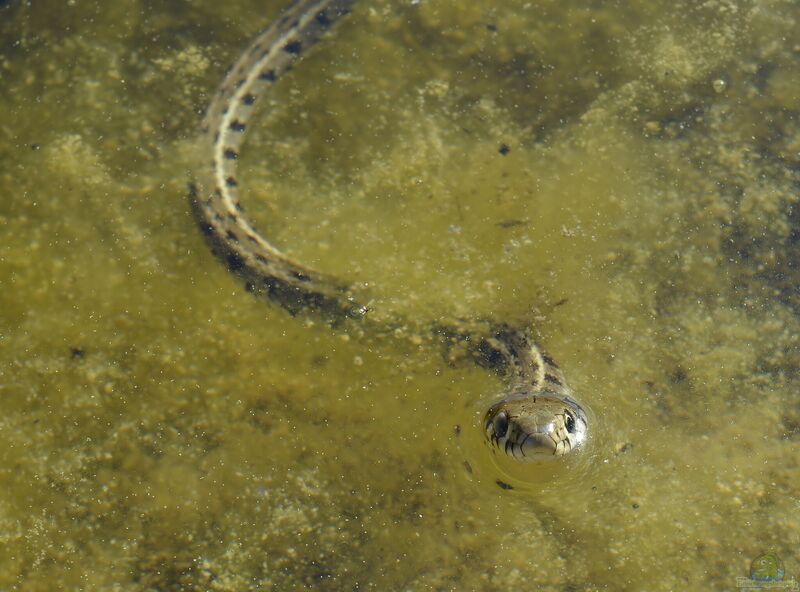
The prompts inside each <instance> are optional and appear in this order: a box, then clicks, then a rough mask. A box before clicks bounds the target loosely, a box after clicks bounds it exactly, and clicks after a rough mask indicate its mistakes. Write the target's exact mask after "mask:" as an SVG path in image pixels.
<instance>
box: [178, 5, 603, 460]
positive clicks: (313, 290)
mask: <svg viewBox="0 0 800 592" xmlns="http://www.w3.org/2000/svg"><path fill="white" fill-rule="evenodd" d="M354 3H355V0H297V1H295V2H294V3H293V4H292V5H291V6H289V7H288V8H287V9H286V10H285V11H284V12H283V13H282V14H281V15H280V16H279V17H278V19H277V20H276V21H275V22H274V23H273V24H272V25H271V26H270V27H269V28H267V29H266V30H265V31H263V32H262V33H261V34H259V35H258V36H257V37H256V38H255V39H254V40H253V41H252V42H251V43H250V45H249V46H248V47H247V49H246V50H245V51H244V53H242V55H241V57H240V58H239V59H238V61H237V62H236V63H235V64H234V65H233V67H232V68H231V69H230V70H229V71H228V73H227V75H226V76H225V79H224V80H223V82H222V84H221V85H220V86H219V89H218V90H217V92H216V93H215V94H214V97H213V99H212V100H211V103H210V105H209V107H208V109H207V111H206V115H205V118H204V120H203V124H202V128H201V138H200V142H199V144H198V146H199V150H200V155H199V157H198V163H199V164H198V166H197V168H196V170H195V171H194V174H193V180H192V182H191V184H190V192H189V197H190V202H191V205H192V210H193V212H194V214H195V217H196V219H197V222H198V225H199V227H200V229H201V231H202V232H203V234H204V235H205V236H206V238H207V240H208V242H209V244H210V245H211V248H212V250H213V251H214V253H215V254H216V255H217V256H218V257H219V258H220V259H221V260H222V261H223V262H224V263H225V264H226V265H227V267H228V269H229V270H230V271H231V272H233V273H235V274H236V275H238V276H239V277H241V278H242V279H243V280H244V282H245V286H246V288H247V290H248V291H251V292H254V293H256V294H259V295H263V296H265V297H266V298H268V299H269V300H271V301H273V302H275V303H277V304H279V305H280V306H282V307H283V308H285V309H286V310H288V311H289V312H290V313H291V314H293V315H294V314H299V313H305V312H309V313H312V314H313V313H316V314H320V315H322V316H323V317H324V318H326V319H327V320H329V321H330V322H331V323H333V324H338V323H341V322H342V321H348V322H351V321H352V322H353V323H358V324H360V325H364V326H369V324H370V318H369V315H368V312H367V309H366V308H365V307H364V306H361V305H360V304H358V302H357V301H356V300H355V298H354V296H353V291H352V290H351V288H350V287H349V286H348V285H347V284H346V283H344V282H341V281H340V280H338V279H337V278H334V277H331V276H328V275H325V274H323V273H320V272H318V271H316V270H313V269H310V268H308V267H305V266H303V265H302V264H300V263H299V262H296V261H293V260H292V259H290V258H289V257H287V256H286V255H285V254H284V253H282V252H281V251H280V250H278V249H277V248H276V247H275V246H273V245H272V244H271V243H270V242H269V241H267V240H266V239H265V238H264V237H263V236H262V235H261V234H259V233H258V231H256V229H255V228H254V227H253V225H252V224H251V223H250V222H249V221H248V220H247V218H246V217H245V216H244V213H243V210H242V207H241V205H240V203H239V189H238V188H239V180H238V177H237V161H238V158H239V153H240V149H241V147H242V144H243V142H244V139H245V137H246V132H247V129H248V126H249V123H250V118H251V116H252V114H253V110H254V108H255V107H256V105H257V103H258V102H259V100H260V99H261V97H262V96H263V95H264V94H265V93H266V92H268V91H269V89H270V87H272V85H274V84H276V83H277V82H278V80H279V79H280V78H281V76H282V75H283V74H284V73H286V72H287V71H288V70H289V69H290V68H291V67H292V66H293V65H294V64H295V63H296V62H297V60H298V59H299V58H300V56H301V55H303V54H304V53H305V52H306V51H308V49H309V48H310V47H311V46H312V45H314V43H315V42H316V41H317V40H319V39H320V37H321V36H322V35H323V34H324V33H325V32H326V31H327V30H329V29H330V28H331V27H332V26H333V25H334V24H335V23H336V22H337V21H338V20H339V19H340V18H341V17H343V16H345V15H346V14H348V13H349V11H350V9H351V7H352V5H353V4H354ZM382 329H389V328H388V327H383V328H382ZM429 329H430V331H429V333H430V334H431V335H434V336H436V337H437V338H439V339H441V340H442V341H443V342H444V343H445V345H447V346H448V347H452V346H455V345H459V346H463V349H464V350H465V351H466V352H467V354H468V356H469V357H470V358H471V359H472V360H473V361H475V362H476V363H477V364H479V365H481V366H484V367H487V368H490V369H492V370H494V371H496V372H497V373H498V374H500V375H502V376H503V377H505V379H506V384H507V389H506V391H505V392H504V393H503V396H502V397H498V399H499V400H498V401H497V402H496V403H494V404H493V405H492V406H491V407H490V408H489V410H488V411H487V412H486V414H485V417H484V424H483V427H484V431H485V434H486V438H487V441H488V442H489V443H490V444H491V446H493V447H494V448H495V449H498V450H501V451H503V452H504V453H505V454H507V455H508V456H510V457H511V458H514V459H518V460H535V459H541V458H547V457H550V458H552V457H557V456H562V455H564V454H566V453H567V452H569V451H571V450H576V449H579V448H581V447H582V445H583V443H584V442H585V440H586V436H587V428H588V423H587V417H586V413H585V412H584V410H583V408H582V407H581V405H580V404H579V403H578V402H577V401H576V400H575V399H574V398H573V397H572V394H571V391H570V389H569V387H568V386H567V384H566V381H565V380H564V376H563V374H562V372H561V370H560V369H559V367H558V365H557V364H556V363H555V362H554V361H553V360H552V359H551V358H549V357H548V356H547V355H545V354H544V353H543V352H542V351H541V350H540V349H539V347H538V346H537V345H536V344H535V343H534V341H533V339H532V338H531V337H530V336H529V334H528V333H527V332H526V331H525V330H523V329H519V328H514V327H511V326H509V325H505V324H500V323H494V322H483V321H482V322H471V323H468V322H464V321H458V320H453V321H451V322H447V323H436V324H431V326H430V327H429Z"/></svg>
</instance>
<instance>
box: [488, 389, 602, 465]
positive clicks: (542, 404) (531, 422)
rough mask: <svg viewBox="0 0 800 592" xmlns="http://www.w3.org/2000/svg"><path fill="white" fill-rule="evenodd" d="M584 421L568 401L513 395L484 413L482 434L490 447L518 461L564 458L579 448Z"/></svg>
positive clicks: (576, 406) (584, 431)
mask: <svg viewBox="0 0 800 592" xmlns="http://www.w3.org/2000/svg"><path fill="white" fill-rule="evenodd" d="M587 427H588V424H587V418H586V413H585V412H584V410H583V408H582V407H581V406H580V405H579V404H578V403H577V402H576V401H574V400H573V399H572V398H570V397H565V396H560V395H536V396H533V395H528V394H526V393H517V394H515V395H514V396H512V397H509V398H507V399H503V400H502V401H500V402H498V403H495V404H494V405H493V406H492V407H491V408H490V409H489V411H488V412H487V413H486V417H485V421H484V430H485V432H486V438H487V440H488V441H489V443H490V445H492V446H494V447H495V448H497V449H499V450H502V451H503V452H504V453H505V454H507V455H508V456H509V457H511V458H513V459H515V460H518V461H522V462H525V461H537V460H545V459H552V458H555V457H559V456H564V455H565V454H568V453H570V452H572V451H575V450H577V449H579V448H580V447H581V445H582V444H583V443H584V442H585V440H586V436H587Z"/></svg>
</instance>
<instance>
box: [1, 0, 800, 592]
mask: <svg viewBox="0 0 800 592" xmlns="http://www.w3.org/2000/svg"><path fill="white" fill-rule="evenodd" d="M264 4H265V3H263V2H256V1H255V0H246V1H245V0H243V1H237V2H228V3H225V4H223V5H220V3H216V2H202V3H197V2H193V3H182V2H177V1H176V2H169V3H160V2H147V1H135V0H123V1H115V2H113V3H110V2H92V1H83V0H73V1H70V2H66V3H43V4H40V3H32V4H30V5H29V4H28V3H24V2H17V1H13V0H12V1H7V2H0V158H1V159H2V160H1V162H2V164H1V165H0V195H1V196H2V197H0V238H1V240H0V282H2V286H3V290H2V292H0V407H1V409H0V418H1V419H0V439H1V441H0V458H1V461H0V480H1V483H2V491H3V495H2V496H0V542H2V547H0V589H3V590H31V591H33V590H55V589H65V590H79V589H86V590H269V589H274V590H292V589H304V588H313V589H319V590H510V589H515V590H517V589H525V590H601V589H602V590H645V589H646V590H676V589H681V590H722V589H734V588H735V587H736V578H737V577H738V576H747V575H748V573H749V566H750V562H751V560H752V559H754V558H755V557H756V556H758V555H760V554H761V553H764V552H766V551H772V552H774V553H776V554H777V555H778V556H779V557H780V558H781V559H782V560H783V562H784V563H785V569H786V576H787V578H789V577H794V576H797V575H798V573H800V565H798V555H797V548H798V543H800V520H799V519H798V510H800V504H798V498H797V494H798V489H799V487H798V486H800V474H799V472H798V471H799V470H800V467H799V466H798V465H799V464H800V457H799V456H798V434H800V427H799V426H800V406H799V405H798V397H797V391H798V387H800V372H798V369H800V350H798V343H799V341H800V337H798V335H799V334H800V319H798V312H800V297H799V296H798V290H797V287H796V286H797V285H798V281H799V280H800V272H799V271H798V269H797V266H798V259H797V255H796V253H797V252H798V251H797V249H798V241H799V240H800V217H799V216H798V212H800V209H798V207H797V205H796V202H797V200H798V187H800V174H799V173H798V171H799V170H800V124H799V123H798V109H799V105H800V102H799V101H798V97H800V45H798V39H799V38H800V37H798V30H799V29H798V19H800V8H798V5H797V4H796V3H794V2H791V1H789V0H786V1H777V0H774V1H770V0H764V1H753V2H744V1H737V2H733V1H710V2H706V3H702V4H701V3H697V2H681V3H674V2H652V1H647V2H639V3H628V2H620V3H613V2H611V3H590V2H586V1H578V0H575V1H572V2H563V1H559V2H555V1H552V2H549V1H545V2H538V1H537V2H523V1H519V2H517V1H513V2H511V1H508V2H502V3H500V2H494V3H493V2H488V1H482V2H478V1H475V2H473V1H470V2H464V1H463V0H459V1H458V2H455V1H442V2H433V1H428V0H421V1H420V2H418V3H412V2H384V1H381V2H367V1H366V0H364V1H363V2H362V3H361V4H360V5H359V6H358V7H357V10H356V11H355V13H354V14H353V15H352V16H351V17H350V18H349V19H348V20H346V21H345V22H343V23H342V26H341V27H340V28H339V29H337V31H336V33H335V34H334V36H333V37H332V38H330V39H326V40H324V42H322V43H321V45H320V46H319V47H318V48H317V51H316V52H315V53H314V54H313V55H311V56H310V57H309V58H308V59H306V60H305V61H304V62H303V63H302V64H301V65H300V66H299V67H298V68H296V69H295V71H294V72H293V73H292V74H291V75H290V76H288V77H287V78H286V79H285V81H284V83H282V84H281V85H280V86H279V88H277V89H276V92H275V93H274V95H273V100H272V102H271V103H269V104H268V105H267V106H266V108H262V111H261V115H260V116H259V119H258V125H257V129H256V130H255V133H254V135H253V137H252V138H250V142H249V144H248V145H247V147H246V150H245V152H246V153H245V154H243V162H242V166H243V174H242V177H243V180H242V186H243V188H244V190H245V191H244V197H245V202H246V203H245V205H246V207H247V208H248V210H249V211H250V212H251V213H252V215H253V217H254V218H255V219H256V220H258V224H259V227H260V228H261V229H262V230H263V231H264V232H265V234H267V235H268V236H270V237H274V239H275V240H276V242H277V243H278V244H280V245H282V246H283V247H285V248H286V249H287V250H288V251H289V252H291V253H292V254H294V255H296V256H297V257H298V258H299V259H300V260H302V261H306V262H309V263H313V265H314V266H316V267H317V268H319V269H324V270H330V271H333V272H335V273H336V274H338V275H340V276H342V277H346V278H348V279H351V280H353V281H356V282H360V283H362V284H369V290H370V292H369V293H370V295H371V298H372V299H373V300H372V306H373V308H374V309H375V310H376V311H390V312H391V314H402V315H406V316H409V317H413V318H415V319H432V320H433V319H437V318H441V317H452V316H460V317H465V318H473V317H488V316H491V317H493V318H497V319H501V320H507V321H512V322H518V323H529V324H533V325H535V326H536V327H537V330H538V334H539V336H540V340H541V342H542V344H543V345H544V346H545V347H546V349H547V350H548V351H549V352H550V353H551V354H552V355H553V356H554V357H555V358H556V359H557V360H559V362H560V363H561V365H562V367H564V369H565V372H566V373H567V375H568V377H569V379H570V382H571V383H572V385H573V387H574V388H575V391H576V393H577V394H578V396H579V398H580V399H581V400H582V401H583V402H584V403H585V404H587V405H588V406H589V407H590V408H591V410H592V412H593V414H594V416H595V417H594V419H595V421H594V425H593V428H594V436H593V439H592V442H591V447H590V449H589V450H588V451H587V453H586V454H587V456H586V457H585V458H584V461H585V462H583V463H582V464H581V465H579V466H578V468H576V469H575V470H569V469H568V468H563V467H562V468H558V467H557V468H556V469H554V470H549V471H542V472H534V473H529V474H527V475H525V478H526V479H527V480H529V481H534V482H535V481H536V480H537V479H539V478H543V476H544V474H545V473H547V474H548V475H549V479H550V480H551V482H550V484H549V486H545V485H543V484H542V485H533V486H531V487H529V488H526V489H516V490H513V491H505V490H502V489H500V488H498V487H497V486H496V485H495V484H494V480H495V478H496V477H497V475H496V473H495V471H496V469H495V468H494V466H493V464H492V463H491V462H490V455H489V452H488V451H487V449H486V448H485V447H484V446H483V445H482V443H481V441H480V434H479V433H478V432H477V429H476V428H475V423H476V421H477V419H478V417H479V415H480V413H481V410H482V408H483V407H482V406H483V405H484V404H485V402H486V400H487V399H488V400H490V399H491V396H492V394H493V393H494V392H496V391H497V390H498V389H499V388H500V385H499V384H498V383H497V382H496V380H495V379H494V378H493V377H491V376H488V375H486V374H485V373H483V372H482V371H480V370H478V369H470V368H462V367H457V368H455V367H454V368H451V367H449V366H448V365H447V364H446V363H445V362H444V361H443V360H442V359H441V357H440V355H439V352H438V351H437V350H432V349H430V348H427V347H425V346H421V347H419V348H412V347H410V346H409V345H407V344H404V343H393V342H392V341H390V340H370V339H367V340H359V339H349V340H348V339H347V336H346V335H341V334H334V333H332V332H331V331H330V330H329V329H328V328H327V327H326V326H324V325H323V324H321V323H308V322H305V321H304V320H302V319H292V318H289V317H288V316H287V315H286V314H284V313H283V312H281V311H279V310H276V309H274V308H273V307H271V306H270V305H268V304H267V303H265V302H261V301H258V300H256V299H254V298H252V297H251V296H249V295H248V294H246V293H244V291H243V289H242V288H241V287H240V286H239V284H238V283H237V282H236V281H235V280H234V279H233V278H231V277H229V275H228V273H227V271H226V270H225V269H224V268H223V266H222V265H220V264H218V262H217V261H216V260H215V259H214V258H213V257H212V255H211V254H210V253H209V252H208V249H207V248H206V246H205V244H204V243H203V241H202V239H201V237H200V235H199V233H198V232H197V231H196V229H195V226H194V223H193V221H192V217H191V215H190V212H189V208H188V205H187V201H186V185H187V180H188V175H189V170H190V168H191V167H192V166H193V162H192V160H191V155H192V146H193V135H194V132H195V130H196V128H197V124H198V122H199V119H200V116H201V113H202V110H203V108H204V105H205V103H206V102H207V100H208V94H209V93H210V92H212V91H213V89H214V88H215V85H216V84H217V83H218V81H219V80H220V79H221V76H222V73H223V71H224V69H225V67H226V66H227V65H228V64H229V63H231V62H232V61H233V60H235V59H236V57H237V55H238V51H240V50H241V48H242V47H243V46H244V45H245V44H246V43H247V41H248V40H249V39H250V38H251V37H252V36H253V35H254V34H255V33H256V32H257V31H258V30H260V29H261V28H263V27H264V26H265V25H266V24H267V23H269V22H270V19H271V18H273V17H274V16H275V15H276V14H277V12H278V11H279V10H280V8H281V6H280V4H281V3H276V2H268V3H266V4H267V6H264ZM262 107H264V106H262ZM502 146H504V147H506V148H507V149H508V150H507V149H503V150H502V152H506V154H502V153H501V150H500V148H501V147H502ZM456 425H459V426H461V433H460V435H459V436H456V434H455V430H454V428H455V426H456ZM465 463H466V464H469V466H470V467H471V468H472V471H471V472H469V471H467V469H466V464H465ZM573 468H574V467H573Z"/></svg>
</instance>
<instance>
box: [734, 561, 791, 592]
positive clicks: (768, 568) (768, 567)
mask: <svg viewBox="0 0 800 592" xmlns="http://www.w3.org/2000/svg"><path fill="white" fill-rule="evenodd" d="M785 574H786V572H785V570H784V569H783V561H781V560H780V558H779V557H778V556H777V555H776V554H775V553H765V554H764V555H759V556H758V557H756V558H755V559H753V561H752V563H750V577H749V578H743V577H739V578H736V587H737V588H749V589H751V590H771V589H775V590H800V586H798V584H797V581H796V580H795V579H794V578H790V579H789V580H785V581H784V579H783V577H784V575H785Z"/></svg>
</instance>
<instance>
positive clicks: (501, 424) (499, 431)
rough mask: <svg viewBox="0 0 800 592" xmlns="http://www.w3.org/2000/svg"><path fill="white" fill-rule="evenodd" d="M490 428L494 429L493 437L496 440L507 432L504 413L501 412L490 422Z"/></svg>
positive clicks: (506, 419) (506, 418) (506, 420)
mask: <svg viewBox="0 0 800 592" xmlns="http://www.w3.org/2000/svg"><path fill="white" fill-rule="evenodd" d="M492 427H494V435H495V437H497V438H502V437H503V436H505V435H506V432H508V415H506V412H505V411H501V412H500V413H498V414H497V415H495V416H494V420H492Z"/></svg>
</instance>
